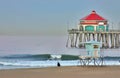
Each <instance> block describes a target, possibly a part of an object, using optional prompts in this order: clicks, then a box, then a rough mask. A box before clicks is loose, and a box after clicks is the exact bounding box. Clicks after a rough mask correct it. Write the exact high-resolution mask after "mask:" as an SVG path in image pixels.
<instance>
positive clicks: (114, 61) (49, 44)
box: [0, 36, 120, 70]
mask: <svg viewBox="0 0 120 78" xmlns="http://www.w3.org/2000/svg"><path fill="white" fill-rule="evenodd" d="M66 42H67V36H0V69H1V70H2V69H17V68H43V67H56V66H57V63H58V62H60V64H61V66H77V65H79V64H78V62H79V59H77V56H79V55H86V50H85V49H79V48H70V47H66ZM101 52H102V54H103V56H104V64H105V65H120V49H118V48H114V49H101ZM51 55H62V57H61V59H57V60H56V59H54V60H51Z"/></svg>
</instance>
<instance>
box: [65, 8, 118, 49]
mask: <svg viewBox="0 0 120 78" xmlns="http://www.w3.org/2000/svg"><path fill="white" fill-rule="evenodd" d="M87 41H98V42H101V43H102V45H101V48H119V47H120V30H113V29H112V30H111V29H110V26H109V24H108V20H106V19H105V18H103V17H102V16H100V15H99V14H97V13H96V11H94V10H93V11H92V12H91V13H90V14H89V15H87V16H85V17H83V18H82V19H80V23H79V26H78V28H76V29H69V30H68V40H67V44H66V47H76V48H84V47H85V45H84V44H82V43H83V42H87Z"/></svg>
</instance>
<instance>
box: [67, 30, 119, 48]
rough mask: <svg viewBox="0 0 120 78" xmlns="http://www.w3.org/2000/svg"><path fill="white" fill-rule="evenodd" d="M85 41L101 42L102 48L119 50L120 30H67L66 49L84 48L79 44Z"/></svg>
mask: <svg viewBox="0 0 120 78" xmlns="http://www.w3.org/2000/svg"><path fill="white" fill-rule="evenodd" d="M87 41H98V42H102V46H101V47H102V48H119V47H120V30H110V31H102V32H97V31H80V30H78V29H71V30H68V40H67V44H66V47H76V48H77V47H78V48H84V47H85V46H84V45H83V44H81V43H82V42H87Z"/></svg>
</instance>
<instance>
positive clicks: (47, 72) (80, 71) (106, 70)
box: [0, 66, 120, 78]
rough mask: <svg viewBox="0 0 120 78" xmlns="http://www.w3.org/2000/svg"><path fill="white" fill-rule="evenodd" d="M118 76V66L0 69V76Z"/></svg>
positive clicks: (119, 71)
mask: <svg viewBox="0 0 120 78" xmlns="http://www.w3.org/2000/svg"><path fill="white" fill-rule="evenodd" d="M68 77H69V78H88V77H89V78H102V77H103V78H119V77H120V66H102V67H100V66H62V67H46V68H25V69H12V70H11V69H7V70H0V78H68Z"/></svg>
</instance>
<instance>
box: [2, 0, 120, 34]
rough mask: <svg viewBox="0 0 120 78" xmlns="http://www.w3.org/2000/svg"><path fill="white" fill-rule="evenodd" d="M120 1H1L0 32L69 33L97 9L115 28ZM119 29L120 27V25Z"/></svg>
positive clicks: (117, 23) (118, 22)
mask: <svg viewBox="0 0 120 78" xmlns="http://www.w3.org/2000/svg"><path fill="white" fill-rule="evenodd" d="M119 3H120V0H0V35H46V34H48V35H49V34H56V35H58V34H62V35H66V34H67V29H68V28H69V29H70V28H77V25H78V24H79V20H80V18H82V17H84V16H86V15H88V14H89V13H91V11H92V10H95V11H96V12H97V13H98V14H100V15H101V16H103V17H104V18H106V19H107V20H108V21H109V24H110V27H111V25H112V23H113V24H114V27H113V28H114V29H116V28H117V27H118V25H120V20H119V18H120V4H119ZM118 28H119V27H118Z"/></svg>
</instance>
